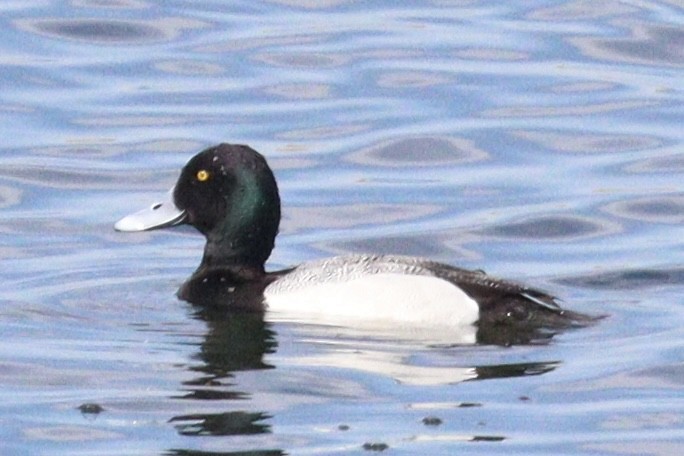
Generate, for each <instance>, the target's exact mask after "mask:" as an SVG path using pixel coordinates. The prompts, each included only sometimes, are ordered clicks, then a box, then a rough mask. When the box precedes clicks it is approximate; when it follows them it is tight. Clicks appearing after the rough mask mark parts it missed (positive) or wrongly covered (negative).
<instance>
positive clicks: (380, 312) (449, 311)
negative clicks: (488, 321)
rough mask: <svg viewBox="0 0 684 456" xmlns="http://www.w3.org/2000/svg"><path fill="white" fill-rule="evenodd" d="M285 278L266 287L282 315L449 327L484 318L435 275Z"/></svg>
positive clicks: (271, 305) (275, 312) (273, 311)
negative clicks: (296, 282)
mask: <svg viewBox="0 0 684 456" xmlns="http://www.w3.org/2000/svg"><path fill="white" fill-rule="evenodd" d="M281 280H284V281H287V280H288V279H287V276H285V278H284V279H281ZM281 280H278V281H276V282H274V283H273V284H271V285H269V286H268V287H267V288H266V290H265V292H264V296H265V298H266V305H267V306H268V307H267V309H268V312H269V314H270V315H271V316H273V317H275V318H276V319H288V320H297V321H306V322H312V323H318V324H329V325H341V326H345V325H348V324H352V325H359V326H363V327H369V326H376V325H377V326H380V327H392V326H395V325H400V326H417V327H423V328H425V327H430V326H439V327H442V328H443V327H445V326H447V327H463V326H469V325H472V324H473V323H475V322H476V321H477V319H478V317H479V308H478V305H477V303H476V302H475V301H474V300H473V299H471V298H470V297H469V296H468V295H466V294H465V293H464V292H463V291H462V290H461V289H460V288H458V287H457V286H455V285H453V284H451V283H449V282H447V281H445V280H442V279H439V278H437V277H434V276H429V275H407V274H401V273H396V272H380V273H375V274H369V275H361V276H353V275H352V277H348V278H346V279H345V278H337V279H336V280H329V281H323V282H317V281H312V282H310V283H306V284H305V285H304V286H302V285H298V286H294V287H288V286H287V285H284V284H283V283H281Z"/></svg>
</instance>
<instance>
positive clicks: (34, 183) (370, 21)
mask: <svg viewBox="0 0 684 456" xmlns="http://www.w3.org/2000/svg"><path fill="white" fill-rule="evenodd" d="M0 12H2V15H1V19H0V24H1V25H0V37H1V38H2V39H1V40H0V69H1V71H0V85H1V87H2V90H1V91H0V137H2V138H3V142H2V146H1V147H0V160H1V162H0V163H1V164H0V280H1V283H2V285H3V286H2V288H1V289H0V334H1V335H2V340H3V343H2V344H1V345H0V453H1V454H3V455H4V454H8V455H48V454H49V455H53V454H66V455H81V454H98V455H105V454H116V455H121V454H126V455H150V454H164V455H210V454H211V455H219V454H220V455H229V454H231V455H235V454H252V455H264V454H266V455H278V454H350V453H356V454H368V453H370V454H373V453H374V452H377V451H380V450H383V449H384V452H386V453H387V454H448V455H450V454H487V455H489V454H498V453H504V452H505V453H506V454H521V455H522V454H524V455H528V454H592V455H595V454H601V455H615V454H622V455H633V454H652V455H679V454H682V452H683V451H684V412H683V410H684V394H683V392H684V380H683V379H684V358H683V356H682V353H683V348H684V347H683V346H684V330H683V329H682V327H683V326H684V300H683V299H682V296H683V295H684V293H683V292H684V249H683V243H682V239H684V184H683V183H682V182H684V154H683V153H682V150H683V149H682V148H683V147H684V146H683V144H684V129H682V124H683V120H684V110H683V109H682V101H683V100H684V90H683V86H682V81H683V80H684V46H682V43H684V27H683V25H684V9H683V7H682V5H681V4H679V2H676V1H665V0H663V1H660V2H655V1H652V2H617V1H605V2H587V1H579V0H578V1H552V0H540V1H525V2H522V1H518V2H488V1H477V0H473V1H453V2H450V1H437V0H436V1H434V2H401V3H397V2H373V3H363V2H349V1H344V0H339V1H324V2H313V1H306V0H299V1H298V0H274V1H270V2H262V3H253V2H212V1H209V0H203V1H196V2H190V1H168V2H150V1H145V0H111V1H103V0H99V1H98V0H78V1H77V0H74V1H72V2H57V1H41V2H18V1H6V2H2V4H1V5H0ZM220 141H229V142H237V143H246V144H250V145H251V146H252V147H254V148H256V149H257V150H259V151H261V152H262V153H263V154H264V155H266V157H267V158H268V160H269V162H270V163H271V164H272V166H273V167H274V169H275V172H276V176H277V178H278V181H279V184H280V188H281V193H282V200H283V215H284V219H283V223H282V225H281V234H280V237H279V239H278V242H277V245H276V249H275V251H274V253H273V255H272V257H271V259H270V262H269V267H271V268H278V267H282V266H286V265H290V264H296V263H299V262H301V261H305V260H310V259H316V258H322V257H325V256H329V255H332V254H336V253H342V252H346V253H349V252H375V253H388V252H392V253H400V254H411V255H420V256H427V257H430V258H433V259H437V260H440V261H446V262H449V263H453V264H458V265H461V266H464V267H469V268H484V269H486V270H487V271H488V272H490V273H492V274H495V275H497V276H503V277H507V278H511V279H516V280H519V281H523V282H526V283H528V284H531V285H534V286H537V287H541V288H544V289H547V290H549V291H551V292H553V293H555V294H557V295H559V296H560V297H561V298H562V299H563V301H564V303H565V305H566V306H567V307H569V308H572V309H573V310H577V311H580V312H585V313H589V314H607V315H608V318H606V319H604V320H602V321H601V322H600V324H598V325H596V326H593V327H590V328H586V329H581V330H574V331H568V332H565V333H562V334H559V335H557V336H555V337H554V338H553V339H552V340H551V341H550V342H549V343H546V344H534V345H521V346H514V347H499V346H487V345H479V346H477V345H476V346H450V345H448V344H438V345H434V344H429V343H426V342H424V341H421V340H415V339H412V338H410V337H405V338H404V337H401V335H398V336H396V337H382V336H379V335H377V334H373V333H364V332H363V331H353V330H350V329H345V328H330V327H317V326H312V325H303V324H298V323H296V322H271V321H268V320H267V321H266V322H263V321H261V320H258V319H257V320H255V319H252V318H249V317H244V318H242V319H235V320H231V321H226V320H225V319H221V318H217V317H216V316H214V315H210V314H206V313H202V312H199V313H198V311H197V309H194V308H192V306H190V305H188V304H187V303H184V302H181V301H178V300H177V299H176V298H175V291H176V289H177V287H178V286H179V285H180V284H181V283H182V282H183V280H184V279H185V278H186V277H187V276H188V275H189V274H190V273H191V272H192V271H193V270H194V267H195V266H196V265H197V263H198V261H199V259H200V255H201V248H202V242H203V241H202V239H201V237H200V236H199V235H197V234H196V233H193V232H192V230H190V229H180V230H176V231H159V232H153V233H143V234H135V235H131V234H122V233H116V232H114V231H113V228H112V225H113V223H114V222H115V221H116V220H117V219H118V218H120V217H121V216H123V215H125V214H127V213H129V212H131V211H132V210H136V209H139V208H142V207H145V206H146V205H147V204H148V203H149V202H151V201H153V200H155V199H156V198H158V197H159V196H160V195H162V194H163V193H164V192H165V191H166V190H167V189H168V188H170V186H171V185H173V182H174V180H175V178H176V176H177V173H178V169H179V168H180V167H181V166H182V165H183V164H184V163H185V162H186V161H187V160H188V159H189V158H190V157H191V156H192V155H193V154H194V153H195V152H197V151H199V150H201V149H202V148H204V147H206V146H209V145H212V144H215V143H217V142H220Z"/></svg>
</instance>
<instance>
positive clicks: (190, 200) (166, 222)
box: [114, 144, 280, 271]
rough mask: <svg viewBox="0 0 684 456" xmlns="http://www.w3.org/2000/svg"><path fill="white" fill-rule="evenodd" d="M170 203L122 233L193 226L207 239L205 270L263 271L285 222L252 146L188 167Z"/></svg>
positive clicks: (209, 154)
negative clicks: (222, 267) (208, 268)
mask: <svg viewBox="0 0 684 456" xmlns="http://www.w3.org/2000/svg"><path fill="white" fill-rule="evenodd" d="M168 196H169V197H168V199H167V200H166V201H162V202H158V203H155V204H153V205H152V206H150V207H149V208H148V209H144V210H142V211H140V212H137V213H135V214H131V215H129V216H127V217H124V218H123V219H121V220H119V221H118V222H117V223H116V225H115V226H114V227H115V229H117V230H118V231H146V230H153V229H158V228H164V227H169V226H176V225H181V224H184V223H187V224H190V225H192V226H194V227H195V228H197V230H199V231H200V232H201V233H202V234H204V236H205V237H206V238H207V244H206V246H205V249H204V258H203V259H202V265H201V267H221V266H241V267H249V268H256V269H257V270H259V271H263V266H264V263H265V262H266V259H267V258H268V256H269V255H270V254H271V250H273V245H274V242H275V237H276V234H277V233H278V225H279V223H280V197H279V196H278V187H277V185H276V181H275V178H274V176H273V172H272V171H271V169H270V168H269V166H268V164H267V163H266V160H265V159H264V157H263V156H262V155H261V154H259V153H258V152H256V151H255V150H254V149H251V148H250V147H248V146H243V145H232V144H219V145H218V146H214V147H210V148H209V149H206V150H203V151H202V152H200V153H198V154H197V155H195V156H194V157H193V158H192V159H190V161H189V162H188V163H187V164H186V165H185V167H183V170H182V171H181V175H180V177H179V178H178V182H177V183H176V185H175V186H174V187H173V189H172V190H171V191H170V192H169V193H168Z"/></svg>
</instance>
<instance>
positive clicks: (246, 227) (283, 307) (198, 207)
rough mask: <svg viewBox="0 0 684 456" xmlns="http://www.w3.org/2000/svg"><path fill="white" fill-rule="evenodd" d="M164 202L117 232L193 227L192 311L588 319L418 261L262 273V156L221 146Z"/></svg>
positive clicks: (499, 323)
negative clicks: (197, 248) (201, 241)
mask: <svg viewBox="0 0 684 456" xmlns="http://www.w3.org/2000/svg"><path fill="white" fill-rule="evenodd" d="M168 196H169V198H168V200H167V201H163V202H160V203H156V204H154V205H152V206H151V207H150V208H149V209H146V210H143V211H140V212H138V213H135V214H132V215H129V216H127V217H124V218H123V219H121V220H120V221H119V222H117V223H116V225H115V228H116V229H117V230H118V231H143V230H152V229H156V228H163V227H169V226H175V225H180V224H190V225H192V226H194V227H195V228H197V230H199V231H200V232H201V233H202V234H204V236H205V237H206V240H207V242H206V245H205V248H204V256H203V258H202V262H201V264H200V266H199V267H198V268H197V270H196V271H195V272H194V274H193V275H192V276H191V277H190V278H189V279H188V280H187V281H186V282H185V283H184V284H183V285H182V286H181V288H180V290H179V291H178V296H179V297H180V298H181V299H184V300H186V301H189V302H191V303H194V304H201V305H213V306H224V307H226V308H229V309H234V310H245V311H255V312H264V311H269V312H274V313H278V312H286V311H287V312H300V313H302V314H316V315H318V314H321V315H322V314H327V315H331V316H333V318H340V319H342V320H347V321H348V320H357V321H362V320H364V319H368V318H372V319H380V320H385V321H387V322H396V323H402V322H404V323H407V322H415V323H420V324H427V325H430V324H440V325H447V326H450V325H460V326H463V325H470V326H473V325H476V326H479V327H480V329H481V330H482V328H483V327H487V328H493V327H505V326H509V327H524V328H543V327H546V328H561V327H567V326H572V325H575V324H579V323H581V322H587V321H589V320H590V318H589V317H586V316H584V315H581V314H578V313H575V312H571V311H567V310H564V309H562V308H561V307H560V306H559V305H558V304H557V302H556V300H555V299H554V297H553V296H551V295H549V294H547V293H545V292H543V291H539V290H536V289H533V288H528V287H526V286H523V285H519V284H516V283H514V282H509V281H506V280H500V279H496V278H493V277H491V276H489V275H487V274H485V273H484V272H483V271H470V270H465V269H460V268H456V267H453V266H449V265H446V264H442V263H437V262H434V261H430V260H425V259H420V258H413V257H405V256H394V255H347V256H339V257H334V258H330V259H325V260H320V261H315V262H310V263H306V264H303V265H300V266H296V267H293V268H290V269H285V270H281V271H276V272H266V271H265V269H264V263H265V262H266V260H267V259H268V257H269V255H270V254H271V250H272V249H273V246H274V242H275V238H276V234H277V233H278V225H279V223H280V196H279V193H278V187H277V184H276V180H275V177H274V176H273V172H272V171H271V169H270V167H269V166H268V164H267V163H266V160H265V158H264V157H263V156H262V155H261V154H259V153H258V152H256V151H255V150H254V149H251V148H250V147H248V146H244V145H232V144H220V145H217V146H215V147H211V148H208V149H206V150H204V151H202V152H200V153H198V154H197V155H195V156H194V157H193V158H192V159H191V160H190V161H189V162H188V163H187V164H186V165H185V167H184V168H183V170H182V172H181V175H180V177H179V179H178V182H177V183H176V185H175V187H174V188H173V189H172V190H171V192H169V194H168Z"/></svg>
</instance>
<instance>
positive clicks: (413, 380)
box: [168, 308, 560, 455]
mask: <svg viewBox="0 0 684 456" xmlns="http://www.w3.org/2000/svg"><path fill="white" fill-rule="evenodd" d="M195 316H196V318H198V319H201V320H202V321H204V322H205V323H206V325H207V328H208V330H207V333H206V336H205V338H204V340H203V341H202V343H201V344H200V346H199V351H198V352H197V354H196V355H195V358H196V360H197V361H199V363H197V364H195V365H193V366H192V367H191V368H190V370H191V371H192V372H194V373H197V374H199V375H198V376H197V377H195V378H193V379H191V380H189V381H186V382H183V386H182V390H183V393H182V394H180V395H179V396H176V397H177V398H180V399H190V400H196V401H198V402H197V404H198V408H197V409H195V410H200V409H202V407H204V406H206V405H207V403H210V406H211V412H212V413H203V412H204V411H206V409H202V412H195V411H193V410H192V408H193V407H192V406H191V407H188V409H189V410H188V409H186V410H188V413H184V414H179V415H177V416H174V417H173V418H171V419H170V420H169V422H170V423H171V424H172V425H173V426H174V427H175V428H176V430H177V432H178V433H179V434H180V435H183V436H200V437H201V436H205V437H206V436H232V437H237V436H243V437H244V436H252V438H250V439H249V440H248V441H247V442H237V441H236V442H234V443H236V444H237V443H239V444H240V446H242V445H243V444H249V445H252V444H254V440H252V439H253V438H254V437H255V436H257V435H267V434H270V435H272V429H271V419H272V418H273V416H274V415H275V414H276V411H275V410H258V408H259V407H262V408H263V405H261V406H259V405H258V404H257V402H258V401H254V400H253V399H254V394H258V391H257V390H255V389H254V388H252V387H250V385H249V384H245V383H246V382H240V381H239V380H236V373H238V372H245V371H258V370H268V369H283V371H286V370H288V369H290V370H295V371H296V370H298V369H302V368H303V369H305V370H310V369H312V368H313V369H315V370H319V369H329V370H337V371H339V370H340V369H341V370H351V371H357V372H363V373H366V374H377V375H380V376H383V377H390V378H392V379H393V380H394V381H396V382H397V383H398V384H405V385H454V384H458V383H461V382H464V381H476V380H485V379H492V378H507V377H524V376H531V375H542V374H545V373H547V372H550V371H552V370H554V369H555V368H556V367H558V365H559V364H560V362H559V361H556V360H553V361H548V362H544V361H536V362H525V363H514V364H494V365H470V366H464V365H463V362H461V363H459V356H458V353H459V352H460V351H461V350H463V349H467V347H465V346H450V345H444V344H431V343H424V342H420V341H418V342H416V341H411V342H407V341H406V340H401V338H397V339H392V338H391V337H388V336H389V335H388V334H385V335H383V336H378V335H375V334H365V335H363V334H361V333H360V332H359V331H358V329H351V328H342V327H331V326H316V325H301V324H297V323H271V322H269V321H267V320H265V319H264V315H262V314H256V313H244V312H238V313H236V312H228V311H225V310H217V309H207V308H201V309H200V308H196V312H195ZM273 328H278V330H279V332H280V331H281V330H282V334H281V335H280V336H279V337H285V338H291V339H293V340H290V341H289V342H293V341H294V342H295V343H305V342H306V343H307V345H309V346H310V347H309V348H310V349H307V350H306V351H305V352H306V353H297V350H294V351H292V352H290V353H279V354H278V355H277V356H271V357H267V358H266V359H265V357H266V355H269V354H273V353H275V352H276V349H277V348H278V342H277V337H276V336H277V335H276V332H275V331H274V329H273ZM553 335H554V333H553V332H549V331H547V332H544V333H543V334H539V333H531V332H529V331H526V332H524V334H520V333H516V332H515V331H512V330H511V329H510V328H505V327H504V328H499V331H498V332H497V331H495V330H494V329H493V328H487V330H486V331H482V328H478V341H479V344H488V345H491V344H494V345H511V344H520V343H524V344H527V343H532V344H544V343H546V342H548V341H549V340H550V339H551V338H552V337H553ZM535 336H536V337H535ZM289 342H288V343H289ZM470 347H471V348H473V347H474V346H473V345H470ZM433 350H438V351H439V357H438V358H439V362H438V363H436V364H437V365H435V364H433V363H432V361H430V362H428V363H425V362H423V361H421V360H423V359H425V357H423V356H417V357H415V356H413V355H415V354H416V353H420V352H421V351H422V353H423V354H425V353H427V354H428V355H429V353H430V352H431V351H433ZM284 351H289V350H284ZM445 354H446V356H447V358H448V360H447V363H445V362H444V360H445V358H444V357H445ZM427 358H430V356H427ZM471 359H472V358H471ZM474 364H475V363H474ZM335 378H336V377H335ZM338 380H339V379H337V380H335V381H338ZM262 387H263V385H262ZM273 388H274V390H273V391H272V392H273V393H274V394H278V390H279V388H278V386H277V385H276V386H274V387H273ZM257 389H258V388H257ZM303 391H306V388H304V389H303ZM328 399H330V398H328ZM199 401H201V403H202V407H200V406H199V405H200V402H199ZM216 401H221V402H216ZM255 406H256V407H255ZM255 408H257V410H255ZM471 437H473V436H471ZM496 438H497V439H503V438H505V436H496ZM250 442H251V443H250ZM275 442H276V441H274V440H272V439H270V438H269V439H267V442H264V443H265V444H266V445H264V446H271V445H269V443H270V444H273V443H275ZM257 445H258V444H257ZM276 446H279V445H276ZM168 454H172V455H199V454H206V453H202V452H199V453H198V452H196V451H194V450H190V449H186V450H183V449H172V450H170V451H169V452H168ZM210 454H221V455H228V454H231V455H232V454H246V455H260V454H264V455H281V454H286V453H285V451H284V450H280V449H268V450H254V451H247V452H240V453H235V452H229V453H210Z"/></svg>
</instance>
